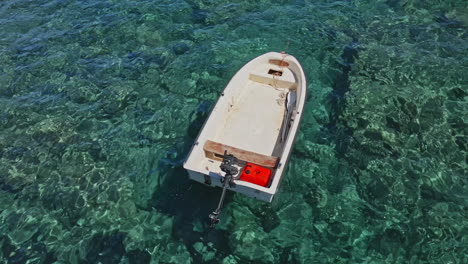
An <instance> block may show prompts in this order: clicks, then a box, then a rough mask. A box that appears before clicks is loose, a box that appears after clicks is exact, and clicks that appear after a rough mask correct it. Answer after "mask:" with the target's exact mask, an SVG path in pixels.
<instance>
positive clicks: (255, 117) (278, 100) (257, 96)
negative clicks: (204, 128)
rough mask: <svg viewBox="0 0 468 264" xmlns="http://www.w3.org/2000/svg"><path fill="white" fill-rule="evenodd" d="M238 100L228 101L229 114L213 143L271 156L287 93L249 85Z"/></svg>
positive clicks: (272, 88) (263, 85)
mask: <svg viewBox="0 0 468 264" xmlns="http://www.w3.org/2000/svg"><path fill="white" fill-rule="evenodd" d="M246 86H247V87H246V88H245V89H242V93H241V94H240V95H239V96H238V97H237V98H228V99H229V102H230V103H229V105H228V113H227V116H226V118H225V119H224V124H223V125H222V126H220V128H219V130H218V131H217V132H216V138H214V141H216V142H220V143H222V144H226V145H229V146H233V147H236V148H239V149H244V150H247V151H252V152H256V153H259V154H263V155H268V156H270V155H272V153H273V150H274V148H275V144H276V142H277V139H278V136H279V134H280V130H281V126H282V124H283V118H284V114H285V106H284V100H285V98H286V94H287V89H275V88H274V87H272V86H270V85H268V84H263V83H259V82H254V81H251V80H250V81H248V83H247V85H246Z"/></svg>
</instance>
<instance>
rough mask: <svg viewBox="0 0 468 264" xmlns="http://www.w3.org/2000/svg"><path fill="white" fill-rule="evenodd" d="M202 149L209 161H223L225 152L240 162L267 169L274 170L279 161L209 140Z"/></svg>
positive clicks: (276, 158)
mask: <svg viewBox="0 0 468 264" xmlns="http://www.w3.org/2000/svg"><path fill="white" fill-rule="evenodd" d="M203 149H204V150H205V155H206V156H207V157H208V158H211V159H215V160H223V158H222V156H223V155H224V151H225V150H226V151H227V153H228V154H231V155H233V156H234V157H236V158H238V159H240V160H242V161H246V162H250V163H254V164H257V165H260V166H263V167H268V168H275V167H276V165H277V164H278V160H279V158H278V157H274V156H266V155H262V154H258V153H255V152H251V151H247V150H243V149H238V148H235V147H231V146H228V145H224V144H221V143H217V142H214V141H211V140H207V141H206V142H205V145H204V146H203Z"/></svg>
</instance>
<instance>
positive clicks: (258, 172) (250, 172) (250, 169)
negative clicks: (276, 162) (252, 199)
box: [240, 163, 271, 187]
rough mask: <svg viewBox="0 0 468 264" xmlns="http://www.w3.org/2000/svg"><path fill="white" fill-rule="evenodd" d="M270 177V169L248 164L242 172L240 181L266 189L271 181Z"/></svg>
mask: <svg viewBox="0 0 468 264" xmlns="http://www.w3.org/2000/svg"><path fill="white" fill-rule="evenodd" d="M270 177H271V170H270V169H267V168H264V167H262V166H258V165H255V164H253V163H247V164H246V165H245V167H244V169H243V170H242V174H241V176H240V180H241V181H246V182H250V183H253V184H257V185H260V186H263V187H266V186H267V185H268V182H269V181H270Z"/></svg>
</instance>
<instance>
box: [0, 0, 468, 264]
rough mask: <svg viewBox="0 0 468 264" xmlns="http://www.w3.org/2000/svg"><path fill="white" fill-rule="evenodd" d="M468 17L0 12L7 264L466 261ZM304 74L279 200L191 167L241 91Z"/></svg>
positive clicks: (15, 5) (366, 6) (17, 0)
mask: <svg viewBox="0 0 468 264" xmlns="http://www.w3.org/2000/svg"><path fill="white" fill-rule="evenodd" d="M467 29H468V9H467V7H466V3H465V1H462V0H460V1H454V0H452V1H435V0H426V1H424V0H419V1H418V0H402V1H398V0H387V1H383V0H381V1H345V0H342V1H327V0H321V1H307V0H302V1H301V0H296V1H267V0H261V1H247V0H236V1H224V0H220V1H210V0H193V1H182V0H174V1H164V0H160V1H125V0H113V1H97V0H88V1H72V0H52V1H51V0H47V1H46V0H35V1H29V0H3V1H2V2H1V3H0V186H1V188H0V212H1V213H0V221H1V222H0V223H1V225H0V249H1V250H0V259H1V262H6V263H99V262H101V263H226V264H227V263H468V247H467V245H468V214H467V212H468V178H467V176H468V175H467V165H466V160H467V143H466V142H467V132H468V129H467V116H468V114H467V113H468V111H467V94H468V92H467V88H468V77H467V69H468V30H467ZM283 50H284V51H287V52H288V53H290V54H292V55H294V56H295V57H297V58H298V59H299V60H300V62H301V63H302V65H303V67H304V70H305V72H306V75H307V78H308V94H309V98H308V100H307V106H306V112H305V113H304V115H305V116H304V118H303V124H302V127H301V130H300V133H299V135H298V139H297V141H296V145H295V148H294V151H293V153H292V158H291V161H290V164H289V168H288V171H287V173H286V174H285V176H284V181H283V184H282V189H281V191H280V193H279V194H278V195H277V197H276V199H275V200H274V202H273V203H272V204H266V203H263V202H258V201H254V200H252V199H249V198H246V197H243V196H241V195H237V194H229V195H228V197H227V203H226V208H225V210H224V211H223V214H222V217H221V224H220V225H219V226H218V227H217V228H216V229H215V230H210V229H208V228H207V226H206V222H205V221H206V216H207V215H208V214H209V213H210V212H211V211H212V210H213V209H214V208H215V207H216V203H217V199H218V197H219V195H220V190H219V189H210V188H207V187H204V186H201V185H199V184H197V183H194V182H190V181H189V180H188V179H187V174H186V172H185V171H184V170H183V169H182V162H183V160H184V158H185V156H186V155H187V152H188V150H189V146H190V145H191V144H192V142H193V140H194V138H195V137H196V135H197V133H198V131H199V129H200V128H201V125H202V124H203V121H204V120H205V119H206V117H207V115H208V112H209V110H210V108H211V106H212V105H213V103H214V102H215V100H216V99H217V97H218V95H219V94H220V92H221V91H222V90H223V88H224V86H225V85H226V84H227V82H228V81H229V79H230V78H231V77H232V75H233V74H234V73H235V72H236V71H237V70H238V69H239V68H240V67H242V65H243V64H245V63H246V62H247V61H249V60H250V59H252V58H254V57H256V56H258V55H260V54H263V53H265V52H268V51H283Z"/></svg>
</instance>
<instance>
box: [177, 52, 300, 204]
mask: <svg viewBox="0 0 468 264" xmlns="http://www.w3.org/2000/svg"><path fill="white" fill-rule="evenodd" d="M291 98H293V99H294V100H292V99H291ZM305 99H306V80H305V76H304V72H303V70H302V67H301V65H300V64H299V62H298V61H297V60H296V59H295V58H294V57H293V56H291V55H287V54H282V53H276V52H270V53H267V54H264V55H261V56H259V57H257V58H255V59H253V60H252V61H250V62H249V63H247V64H246V65H245V66H244V67H242V68H241V69H240V70H239V71H238V72H237V73H236V75H234V77H233V78H232V79H231V81H230V82H229V84H228V85H227V86H226V88H225V90H224V92H223V93H222V95H221V96H220V98H219V99H218V101H217V103H216V104H215V106H214V107H213V109H212V111H211V113H210V116H209V117H208V119H207V121H206V122H205V124H204V126H203V128H202V129H201V131H200V134H199V135H198V137H197V139H196V140H195V143H194V145H193V147H192V149H191V151H190V154H189V155H188V157H187V159H186V161H185V162H184V168H185V169H186V170H187V171H188V174H189V177H190V179H192V180H194V181H197V182H200V183H203V184H206V185H209V186H212V187H222V181H221V180H222V179H223V178H224V172H222V171H221V170H220V168H219V166H220V164H221V161H222V152H221V151H222V150H228V154H232V155H234V156H236V157H238V158H239V159H241V160H243V161H245V162H252V163H255V164H258V165H260V166H264V167H267V168H269V169H270V170H271V171H272V175H273V176H272V180H271V181H270V182H269V184H268V186H266V187H263V186H260V185H256V184H253V183H250V182H246V181H241V180H240V179H239V178H238V177H237V178H236V180H234V183H235V184H234V185H233V186H231V187H229V190H231V191H234V192H238V193H242V194H244V195H246V196H248V197H252V198H255V199H258V200H262V201H266V202H271V201H272V199H273V197H274V195H275V194H276V192H277V190H278V188H279V185H280V182H281V180H282V178H283V174H284V170H285V168H286V164H287V162H288V160H289V156H290V153H291V150H292V145H293V142H294V139H295V136H296V133H297V130H298V128H299V123H300V120H301V117H302V111H303V108H304V104H305ZM288 101H289V102H292V101H294V104H292V103H291V104H290V105H288ZM273 161H274V162H273ZM241 169H242V168H241V167H239V170H241Z"/></svg>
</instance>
